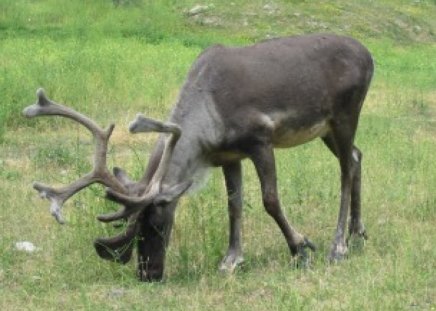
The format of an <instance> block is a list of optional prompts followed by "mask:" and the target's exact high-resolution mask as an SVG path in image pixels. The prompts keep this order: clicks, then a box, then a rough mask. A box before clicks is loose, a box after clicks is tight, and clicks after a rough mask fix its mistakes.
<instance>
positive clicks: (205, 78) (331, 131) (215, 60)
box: [23, 35, 373, 281]
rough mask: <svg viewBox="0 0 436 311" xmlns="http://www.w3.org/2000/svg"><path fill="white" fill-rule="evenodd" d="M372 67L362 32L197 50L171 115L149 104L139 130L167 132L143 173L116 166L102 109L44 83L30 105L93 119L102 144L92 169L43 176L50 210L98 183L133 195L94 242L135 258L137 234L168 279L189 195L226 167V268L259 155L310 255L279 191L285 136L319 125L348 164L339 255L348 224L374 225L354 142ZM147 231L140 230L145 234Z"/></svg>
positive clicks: (150, 275)
mask: <svg viewBox="0 0 436 311" xmlns="http://www.w3.org/2000/svg"><path fill="white" fill-rule="evenodd" d="M372 75H373V61H372V58H371V55H370V53H369V52H368V50H367V49H366V48H365V47H363V46H362V45H361V44H360V43H359V42H357V41H356V40H354V39H351V38H348V37H343V36H336V35H307V36H293V37H285V38H277V39H271V40H267V41H263V42H260V43H257V44H255V45H252V46H247V47H225V46H222V45H215V46H212V47H210V48H208V49H206V50H205V51H204V52H203V53H201V55H200V56H199V57H198V58H197V60H196V61H195V62H194V64H193V66H192V68H191V70H190V72H189V74H188V77H187V79H186V82H185V83H184V85H183V87H182V88H181V91H180V94H179V97H178V100H177V103H176V105H175V106H174V108H173V110H172V113H171V115H170V117H169V121H168V122H160V121H156V120H152V119H149V118H146V117H144V116H142V115H138V116H137V117H136V119H135V120H134V121H133V122H132V123H131V124H130V126H129V130H130V132H132V133H139V132H160V133H162V134H161V135H160V137H159V140H158V142H157V143H156V146H155V147H154V149H153V152H152V154H151V156H150V160H149V162H148V166H147V169H146V171H145V173H144V176H143V177H142V179H141V180H139V181H138V182H134V181H132V180H130V179H129V178H128V177H127V175H126V173H125V172H124V171H123V170H121V169H119V168H114V169H113V173H111V172H110V171H109V170H108V168H107V166H106V154H107V145H108V141H109V138H110V136H111V133H112V130H113V128H114V125H110V126H109V127H108V128H107V129H102V128H100V127H99V126H98V125H97V124H96V123H95V122H94V121H92V120H90V119H89V118H87V117H86V116H84V115H82V114H80V113H78V112H76V111H74V110H72V109H70V108H67V107H65V106H62V105H59V104H56V103H55V102H53V101H51V100H49V99H48V98H47V97H46V95H45V94H44V92H43V90H42V89H39V90H38V91H37V97H38V100H37V102H36V104H34V105H31V106H29V107H27V108H26V109H25V110H24V111H23V113H24V115H25V116H26V117H36V116H42V115H58V116H63V117H67V118H71V119H73V120H74V121H77V122H79V123H80V124H82V125H83V126H85V127H86V128H87V129H88V130H89V131H90V132H91V133H92V134H93V136H94V138H95V144H96V147H95V148H96V150H95V157H94V164H93V168H92V170H91V172H89V173H88V174H86V175H84V176H83V177H81V178H80V179H78V180H77V181H75V182H73V183H72V184H71V185H69V186H66V187H61V188H52V187H50V186H46V185H43V184H40V183H35V184H34V188H35V189H36V190H37V191H39V193H40V195H41V196H42V197H45V198H47V199H48V200H50V201H51V213H52V214H53V215H54V216H55V217H56V219H57V220H58V221H59V222H63V219H62V216H61V213H60V210H61V207H62V205H63V203H64V202H65V201H66V200H67V199H68V198H70V197H71V196H72V195H74V194H75V193H76V192H78V191H79V190H81V189H83V188H85V187H87V186H88V185H90V184H92V183H95V182H97V183H100V184H103V185H104V186H106V187H107V191H106V196H107V198H108V199H110V200H112V201H115V202H117V203H119V204H121V205H122V208H121V209H120V210H119V211H117V212H115V213H113V214H106V215H101V216H99V217H98V219H99V220H100V221H103V222H111V221H115V220H119V219H127V225H126V228H125V231H123V232H122V233H121V234H119V235H118V236H115V237H112V238H99V239H97V240H96V241H95V243H94V246H95V248H96V250H97V253H98V255H99V256H101V257H102V258H104V259H109V260H116V261H118V262H121V263H126V262H127V261H129V260H130V258H131V255H132V250H133V246H134V244H135V242H136V244H137V256H138V270H137V271H138V277H139V279H140V280H143V281H153V280H161V279H162V277H163V271H164V260H165V250H166V246H167V244H168V240H169V238H170V233H171V228H172V225H173V220H174V213H175V208H176V205H177V202H178V200H179V198H180V196H182V195H183V193H184V192H185V191H186V190H187V189H189V188H190V186H191V185H192V183H193V182H194V180H195V178H196V175H197V173H198V172H199V171H202V170H203V169H205V168H207V167H215V166H220V167H222V170H223V173H224V178H225V184H226V188H227V193H228V211H229V218H230V234H229V246H228V250H227V253H226V255H225V257H224V259H223V260H222V262H221V264H220V269H221V270H224V271H232V270H233V269H234V268H235V267H236V266H237V265H238V264H239V263H241V262H242V260H243V257H242V250H241V213H242V212H241V210H242V191H241V186H242V180H241V161H242V160H243V159H245V158H248V159H250V160H251V161H252V162H253V164H254V167H255V169H256V172H257V175H258V177H259V181H260V185H261V190H262V199H263V204H264V206H265V209H266V211H267V213H268V214H269V215H271V217H272V218H273V219H274V220H275V222H276V223H277V225H278V226H279V227H280V229H281V231H282V232H283V235H284V236H285V239H286V242H287V244H288V246H289V250H290V252H291V254H292V255H294V256H295V255H297V256H302V257H305V256H306V249H307V248H308V249H310V250H315V247H314V245H313V243H312V242H311V241H310V240H309V239H308V238H306V237H305V236H304V235H302V234H301V233H299V232H298V231H297V230H296V229H295V228H294V227H292V226H291V225H290V224H289V223H288V220H287V219H286V216H285V215H284V214H283V212H282V209H281V206H280V205H281V204H280V201H279V198H278V194H277V176H276V166H275V159H274V148H288V147H293V146H296V145H300V144H303V143H306V142H309V141H311V140H313V139H315V138H316V137H320V138H321V139H322V141H323V142H324V143H325V145H326V146H327V147H328V148H329V149H330V150H331V152H332V153H333V154H334V155H335V156H336V157H337V158H338V160H339V164H340V169H341V199H340V208H339V219H338V224H337V229H336V233H335V237H334V240H333V243H332V247H331V251H330V255H329V258H330V260H333V261H336V260H340V259H342V258H343V257H344V256H345V254H346V252H347V244H346V236H345V235H346V226H347V217H348V208H349V205H350V206H351V208H350V221H349V228H348V230H349V234H350V235H356V236H360V237H365V229H364V226H363V223H362V221H361V216H360V182H361V181H360V179H361V177H360V176H361V160H362V153H361V152H360V151H359V149H358V148H357V147H356V146H355V145H354V143H353V142H354V136H355V133H356V129H357V124H358V119H359V113H360V110H361V108H362V104H363V101H364V98H365V95H366V93H367V90H368V87H369V84H370V81H371V77H372ZM135 237H137V239H135Z"/></svg>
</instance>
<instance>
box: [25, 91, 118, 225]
mask: <svg viewBox="0 0 436 311" xmlns="http://www.w3.org/2000/svg"><path fill="white" fill-rule="evenodd" d="M36 95H37V97H38V100H37V102H36V103H35V104H33V105H31V106H28V107H26V108H25V109H24V110H23V114H24V116H26V117H28V118H33V117H38V116H61V117H66V118H69V119H72V120H74V121H76V122H78V123H80V124H82V125H83V126H85V127H86V128H87V129H88V130H89V131H90V132H91V134H92V135H93V136H94V138H95V144H96V145H95V154H94V163H93V168H92V170H91V172H89V173H88V174H86V175H84V176H82V177H81V178H79V179H78V180H76V181H75V182H73V183H72V184H70V185H68V186H65V187H61V188H53V187H50V186H47V185H44V184H41V183H34V185H33V188H34V189H35V190H37V191H38V192H39V193H40V196H41V197H43V198H47V199H48V200H50V201H51V206H50V212H51V214H52V215H53V216H54V217H55V218H56V220H57V221H58V222H59V223H64V220H63V218H62V215H61V208H62V205H63V204H64V202H65V201H67V200H68V199H69V198H70V197H71V196H73V195H74V194H75V193H77V192H78V191H80V190H82V189H83V188H85V187H87V186H89V185H90V184H93V183H95V182H98V183H101V184H104V185H105V186H107V187H110V188H112V189H115V190H117V191H119V192H121V193H126V189H125V187H124V186H123V185H122V184H121V183H120V182H119V181H118V180H117V179H116V178H115V177H114V176H113V175H112V174H111V173H110V172H109V170H108V169H107V167H106V154H107V145H108V141H109V138H110V136H111V135H112V131H113V129H114V127H115V125H113V124H111V125H110V126H109V127H108V128H107V129H102V128H100V127H99V126H98V125H97V124H96V123H95V122H94V121H93V120H91V119H89V118H88V117H86V116H85V115H83V114H81V113H78V112H77V111H75V110H73V109H71V108H68V107H65V106H63V105H60V104H57V103H55V102H54V101H51V100H50V99H48V98H47V96H46V95H45V93H44V90H43V89H42V88H40V89H38V90H37V92H36Z"/></svg>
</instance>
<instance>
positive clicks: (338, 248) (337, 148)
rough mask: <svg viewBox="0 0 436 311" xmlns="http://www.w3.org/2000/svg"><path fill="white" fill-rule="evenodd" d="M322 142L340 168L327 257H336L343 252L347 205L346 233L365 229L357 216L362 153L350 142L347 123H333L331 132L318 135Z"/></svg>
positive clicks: (344, 253) (351, 133)
mask: <svg viewBox="0 0 436 311" xmlns="http://www.w3.org/2000/svg"><path fill="white" fill-rule="evenodd" d="M322 140H323V142H324V143H325V144H326V146H327V147H328V148H329V149H330V150H331V151H332V153H333V154H334V155H335V156H336V157H337V158H338V160H339V164H340V168H341V201H340V208H339V216H338V224H337V228H336V233H335V238H334V240H333V243H332V247H331V251H330V255H329V260H330V261H338V260H341V259H343V258H344V257H345V255H346V253H347V250H348V248H347V243H346V240H345V232H346V225H347V216H348V207H349V206H350V203H351V209H350V225H349V234H350V236H355V235H358V236H362V237H365V229H364V226H363V223H362V221H361V219H360V186H361V181H360V179H361V160H362V153H361V152H360V150H359V149H358V148H357V147H356V146H354V145H353V140H354V131H350V128H349V127H344V126H343V125H342V126H333V129H332V132H330V133H329V134H327V136H325V137H323V138H322Z"/></svg>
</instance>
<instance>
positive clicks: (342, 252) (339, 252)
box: [328, 243, 348, 263]
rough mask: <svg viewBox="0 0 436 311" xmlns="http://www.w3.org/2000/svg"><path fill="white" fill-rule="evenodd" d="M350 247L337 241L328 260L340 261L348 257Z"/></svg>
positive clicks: (331, 261)
mask: <svg viewBox="0 0 436 311" xmlns="http://www.w3.org/2000/svg"><path fill="white" fill-rule="evenodd" d="M347 253H348V247H347V245H346V244H345V243H335V244H333V246H332V250H331V251H330V255H329V257H328V260H329V262H330V263H338V262H339V261H342V260H344V259H345V258H346V257H347Z"/></svg>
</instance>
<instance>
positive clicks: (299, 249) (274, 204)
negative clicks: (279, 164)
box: [250, 145, 315, 265]
mask: <svg viewBox="0 0 436 311" xmlns="http://www.w3.org/2000/svg"><path fill="white" fill-rule="evenodd" d="M250 159H251V160H252V162H253V164H254V166H255V168H256V171H257V175H258V177H259V180H260V186H261V190H262V200H263V205H264V207H265V210H266V212H267V213H268V214H269V215H270V216H271V217H272V218H273V219H274V220H275V221H276V223H277V225H278V226H279V227H280V229H281V231H282V233H283V235H284V236H285V239H286V242H287V243H288V246H289V250H290V251H291V254H292V255H293V256H299V257H300V258H299V259H300V260H301V262H302V264H303V265H304V264H306V261H307V253H306V248H309V249H311V250H312V251H315V246H314V244H313V243H312V242H310V241H309V240H308V239H307V238H306V237H304V236H303V235H302V234H300V233H299V232H297V231H296V230H295V229H294V228H293V227H292V226H290V225H289V223H288V220H287V219H286V217H285V215H284V214H283V211H282V209H281V207H280V201H279V198H278V192H277V175H276V167H275V159H274V151H273V147H272V145H261V146H257V147H254V148H252V149H251V152H250Z"/></svg>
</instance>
